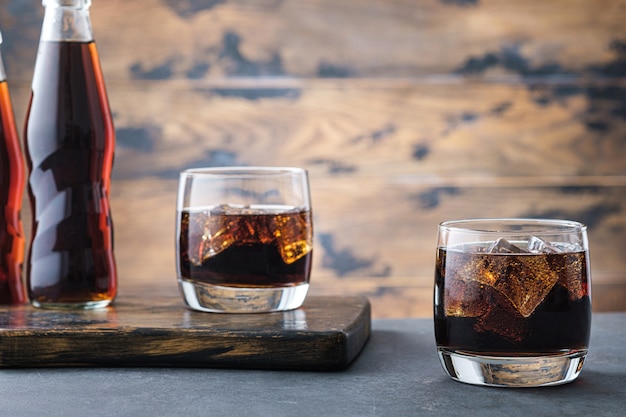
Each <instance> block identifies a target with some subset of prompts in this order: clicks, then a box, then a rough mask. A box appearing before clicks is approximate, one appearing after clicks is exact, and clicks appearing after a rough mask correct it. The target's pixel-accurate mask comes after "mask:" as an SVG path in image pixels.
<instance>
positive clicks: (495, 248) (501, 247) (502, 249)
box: [486, 238, 528, 253]
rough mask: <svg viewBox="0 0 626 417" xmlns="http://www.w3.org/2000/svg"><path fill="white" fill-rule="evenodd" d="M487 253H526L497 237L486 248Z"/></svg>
mask: <svg viewBox="0 0 626 417" xmlns="http://www.w3.org/2000/svg"><path fill="white" fill-rule="evenodd" d="M486 252H487V253H528V251H526V250H524V249H522V248H520V247H519V246H516V245H514V244H512V243H511V242H509V241H508V240H506V239H504V238H499V239H498V240H496V241H495V242H493V243H492V244H491V245H489V247H488V248H487V251H486Z"/></svg>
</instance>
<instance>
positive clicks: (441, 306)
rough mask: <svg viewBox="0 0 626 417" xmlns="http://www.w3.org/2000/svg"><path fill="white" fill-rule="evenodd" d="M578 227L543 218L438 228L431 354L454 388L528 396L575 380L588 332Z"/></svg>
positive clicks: (583, 247)
mask: <svg viewBox="0 0 626 417" xmlns="http://www.w3.org/2000/svg"><path fill="white" fill-rule="evenodd" d="M590 279H591V277H590V270H589V248H588V240H587V230H586V227H585V226H584V225H583V224H581V223H578V222H574V221H567V220H547V219H473V220H456V221H448V222H444V223H441V224H440V225H439V234H438V244H437V254H436V266H435V291H434V324H435V339H436V343H437V351H438V355H439V359H440V361H441V364H442V366H443V368H444V370H445V372H446V373H447V374H448V375H449V376H450V377H452V378H453V379H455V380H458V381H461V382H465V383H470V384H476V385H489V386H502V387H536V386H545V385H558V384H564V383H567V382H571V381H573V380H574V379H576V378H577V377H578V375H579V373H580V372H581V370H582V367H583V362H584V360H585V356H586V355H587V349H588V346H589V335H590V330H591V293H590V289H591V281H590Z"/></svg>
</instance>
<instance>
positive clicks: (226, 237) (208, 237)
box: [189, 208, 235, 266]
mask: <svg viewBox="0 0 626 417" xmlns="http://www.w3.org/2000/svg"><path fill="white" fill-rule="evenodd" d="M223 212H224V211H223V209H222V208H215V209H213V210H211V211H208V210H203V211H201V212H197V213H194V214H191V215H190V218H189V243H190V245H193V248H192V250H190V251H189V252H190V253H189V260H190V261H191V263H192V264H193V265H195V266H200V265H202V262H203V261H204V260H206V259H207V258H209V257H211V256H215V255H217V254H218V253H220V252H222V251H223V250H225V249H227V248H228V247H229V246H230V245H232V244H233V243H234V242H235V233H233V230H232V226H233V224H232V223H233V222H232V221H230V219H229V218H228V216H223V215H219V214H223Z"/></svg>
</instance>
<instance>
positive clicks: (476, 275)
mask: <svg viewBox="0 0 626 417" xmlns="http://www.w3.org/2000/svg"><path fill="white" fill-rule="evenodd" d="M492 250H495V251H496V252H495V253H493V252H492V253H479V254H457V255H458V256H456V255H455V256H454V257H452V256H451V255H452V253H450V254H449V256H450V257H449V258H448V259H447V266H446V271H447V273H448V274H449V276H448V277H447V278H446V285H449V284H448V283H449V282H453V281H456V280H461V281H465V282H471V281H474V282H477V283H478V284H480V285H484V286H488V287H491V288H493V289H494V290H496V291H497V292H499V293H500V294H502V296H504V297H506V298H507V299H508V300H509V302H510V303H511V304H512V305H513V307H514V308H515V310H517V311H518V312H519V314H521V315H522V316H523V317H529V316H530V315H531V314H532V313H533V312H534V311H535V309H536V308H537V306H539V304H541V302H542V301H543V299H544V298H545V296H546V295H547V294H548V293H549V292H550V290H551V289H552V287H554V285H555V284H556V282H557V281H558V279H559V274H558V273H557V272H556V271H555V270H554V269H553V268H552V266H551V264H550V263H549V262H548V259H547V257H546V256H542V255H535V254H530V253H528V252H526V251H525V250H523V249H520V248H518V247H517V246H515V245H512V244H510V243H509V242H507V241H506V240H505V239H499V240H498V243H497V244H494V245H492ZM511 251H515V253H511ZM468 288H470V289H471V288H474V287H468ZM459 297H462V295H459ZM468 297H469V298H470V299H477V297H476V296H475V295H473V294H472V293H469V294H468ZM459 299H460V298H459ZM457 304H458V307H459V308H461V310H468V309H467V307H464V306H463V303H462V302H457ZM455 309H456V307H454V306H452V305H451V306H450V309H448V308H446V310H450V312H452V311H453V310H455ZM461 310H459V311H461ZM457 313H458V312H457Z"/></svg>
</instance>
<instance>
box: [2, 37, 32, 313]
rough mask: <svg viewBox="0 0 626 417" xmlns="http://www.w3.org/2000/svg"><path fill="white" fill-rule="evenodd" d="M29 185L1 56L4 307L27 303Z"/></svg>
mask: <svg viewBox="0 0 626 417" xmlns="http://www.w3.org/2000/svg"><path fill="white" fill-rule="evenodd" d="M0 44H2V35H1V34H0ZM25 181H26V172H25V170H24V160H23V156H22V149H21V147H20V142H19V137H18V135H17V129H16V128H15V117H14V115H13V106H12V104H11V96H10V94H9V87H8V84H7V77H6V72H5V70H4V62H3V60H2V56H1V55H0V208H1V209H2V211H1V212H0V304H23V303H25V302H26V292H25V290H24V284H23V282H22V264H23V262H24V231H23V229H22V221H21V218H20V212H21V208H22V197H23V193H24V182H25Z"/></svg>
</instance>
